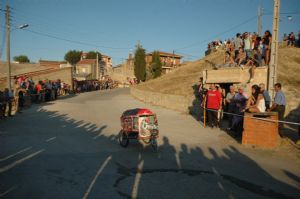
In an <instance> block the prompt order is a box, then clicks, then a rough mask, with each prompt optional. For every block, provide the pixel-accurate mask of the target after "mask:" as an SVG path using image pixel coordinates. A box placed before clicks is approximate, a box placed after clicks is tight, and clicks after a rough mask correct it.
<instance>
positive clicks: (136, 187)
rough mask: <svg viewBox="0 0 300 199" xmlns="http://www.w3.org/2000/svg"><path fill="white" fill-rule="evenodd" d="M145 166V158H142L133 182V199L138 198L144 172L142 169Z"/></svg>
mask: <svg viewBox="0 0 300 199" xmlns="http://www.w3.org/2000/svg"><path fill="white" fill-rule="evenodd" d="M143 167H144V160H142V161H141V162H140V163H139V165H138V167H137V169H138V172H137V173H136V175H135V179H134V184H133V187H132V191H131V198H132V199H136V198H137V196H138V190H139V184H140V180H141V177H142V173H141V172H140V171H142V170H143Z"/></svg>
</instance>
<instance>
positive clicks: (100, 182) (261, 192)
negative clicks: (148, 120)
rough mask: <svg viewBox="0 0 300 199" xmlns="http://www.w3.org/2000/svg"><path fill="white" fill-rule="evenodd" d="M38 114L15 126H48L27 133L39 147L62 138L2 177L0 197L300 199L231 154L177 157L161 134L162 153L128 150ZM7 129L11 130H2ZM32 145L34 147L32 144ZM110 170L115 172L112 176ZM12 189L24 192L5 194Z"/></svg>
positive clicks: (199, 152) (112, 137)
mask: <svg viewBox="0 0 300 199" xmlns="http://www.w3.org/2000/svg"><path fill="white" fill-rule="evenodd" d="M33 109H34V110H33V111H32V112H31V113H32V115H26V114H28V113H26V112H24V115H26V116H25V117H22V118H20V117H19V118H14V119H18V121H19V122H21V123H22V125H23V126H24V128H25V129H30V126H32V124H30V123H28V119H31V120H33V121H35V122H34V124H35V125H45V124H46V125H45V128H44V130H43V131H42V132H34V131H29V130H28V131H25V132H22V133H28V134H27V136H29V135H30V134H32V136H35V138H36V139H39V138H40V137H42V135H48V134H52V135H55V136H56V137H57V138H56V140H55V142H53V143H49V144H48V145H47V146H45V147H44V148H45V152H44V153H43V154H41V155H40V156H38V157H36V158H34V159H31V160H30V161H28V162H26V163H24V165H22V166H21V165H20V166H18V167H15V168H14V169H11V170H9V171H7V172H4V173H1V174H0V182H1V185H0V194H2V195H1V196H5V197H7V198H29V196H30V198H57V197H58V195H57V194H59V196H60V197H61V198H79V197H83V196H87V197H89V198H98V197H99V196H101V198H118V197H120V196H122V197H125V198H278V199H279V198H280V199H287V198H300V191H299V189H297V188H295V187H293V186H291V185H288V184H286V183H284V182H281V181H279V180H277V179H275V178H274V177H272V176H271V175H270V174H269V173H268V172H266V171H265V170H264V169H263V168H261V167H260V166H259V165H258V164H257V163H256V162H255V161H254V160H252V159H251V158H250V157H248V156H246V155H244V154H243V153H241V152H240V151H239V150H238V149H237V148H235V147H233V146H230V147H228V148H224V149H222V150H221V151H216V149H214V147H213V146H211V147H209V148H205V147H200V146H199V147H189V145H188V144H187V143H182V144H181V146H180V148H179V149H176V147H175V146H173V145H172V143H170V141H169V139H168V137H165V136H163V132H161V136H162V139H161V143H159V149H158V153H154V152H152V151H151V149H150V147H148V146H144V145H141V144H139V143H137V142H132V143H130V144H129V146H128V148H126V149H125V148H122V147H121V146H119V145H118V143H117V141H116V136H117V133H118V132H105V133H104V131H107V129H108V126H107V125H106V124H100V125H96V124H93V123H89V122H85V121H78V120H75V119H73V118H70V117H69V116H68V115H66V114H61V113H59V112H54V111H47V110H46V109H43V108H40V107H38V106H35V107H33ZM120 114H121V113H120ZM26 119H27V120H26ZM25 120H26V121H27V122H25ZM116 122H117V123H118V122H119V121H116ZM100 123H101V121H100ZM5 128H8V126H7V125H6V124H4V125H3V126H1V127H0V130H3V129H5ZM13 134H15V135H16V134H17V133H16V132H13ZM8 136H9V135H8ZM0 139H4V138H3V137H0ZM31 145H32V146H35V145H34V142H32V143H31ZM37 147H41V146H39V145H37ZM108 157H109V159H108ZM104 163H105V164H104ZM0 165H1V167H3V164H0ZM32 168H34V169H33V170H32ZM109 168H114V170H113V171H111V170H110V172H106V171H107V170H109ZM285 174H286V176H287V177H289V178H290V181H293V182H294V184H297V183H298V184H299V179H300V177H299V176H297V175H295V174H294V173H291V172H290V171H285ZM14 186H17V187H18V188H16V189H14V190H12V191H10V192H7V190H10V189H11V187H14ZM298 187H299V186H298ZM6 192H7V193H6ZM45 193H47V195H45ZM3 194H4V195H3ZM99 194H100V195H99Z"/></svg>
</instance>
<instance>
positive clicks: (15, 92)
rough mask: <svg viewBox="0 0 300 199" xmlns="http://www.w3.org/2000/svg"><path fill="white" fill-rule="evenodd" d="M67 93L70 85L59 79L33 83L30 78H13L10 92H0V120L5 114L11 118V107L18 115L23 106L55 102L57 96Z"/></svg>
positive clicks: (6, 89)
mask: <svg viewBox="0 0 300 199" xmlns="http://www.w3.org/2000/svg"><path fill="white" fill-rule="evenodd" d="M69 92H70V85H68V84H66V83H65V82H63V81H61V80H60V79H58V80H48V79H46V80H43V81H38V82H34V81H33V80H32V78H30V77H26V76H18V77H15V78H14V85H13V89H12V90H9V89H8V88H5V89H4V91H0V106H1V111H0V115H1V117H2V118H4V117H6V113H7V116H12V113H11V112H12V107H13V106H14V107H15V108H16V110H18V113H22V109H23V108H24V106H25V105H28V104H31V103H41V102H47V101H51V100H56V99H57V97H58V96H59V95H65V94H68V93H69ZM7 108H8V110H6V109H7Z"/></svg>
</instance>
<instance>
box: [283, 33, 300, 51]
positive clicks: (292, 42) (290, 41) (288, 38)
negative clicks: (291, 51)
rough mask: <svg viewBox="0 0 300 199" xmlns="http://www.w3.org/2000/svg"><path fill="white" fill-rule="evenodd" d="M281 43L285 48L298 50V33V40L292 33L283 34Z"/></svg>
mask: <svg viewBox="0 0 300 199" xmlns="http://www.w3.org/2000/svg"><path fill="white" fill-rule="evenodd" d="M283 42H284V44H285V45H286V46H291V47H298V48H300V31H299V32H298V40H296V36H295V34H294V32H290V34H286V33H284V34H283Z"/></svg>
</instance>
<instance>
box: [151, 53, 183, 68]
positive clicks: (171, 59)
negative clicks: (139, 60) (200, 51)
mask: <svg viewBox="0 0 300 199" xmlns="http://www.w3.org/2000/svg"><path fill="white" fill-rule="evenodd" d="M152 55H153V52H151V53H147V54H146V64H147V65H151V63H152ZM159 56H160V61H161V63H162V70H163V73H168V72H169V71H170V70H172V69H173V68H176V67H178V66H180V64H181V58H182V56H181V55H177V54H174V53H167V52H162V51H159Z"/></svg>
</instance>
